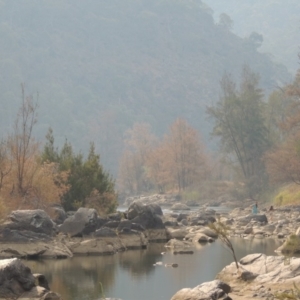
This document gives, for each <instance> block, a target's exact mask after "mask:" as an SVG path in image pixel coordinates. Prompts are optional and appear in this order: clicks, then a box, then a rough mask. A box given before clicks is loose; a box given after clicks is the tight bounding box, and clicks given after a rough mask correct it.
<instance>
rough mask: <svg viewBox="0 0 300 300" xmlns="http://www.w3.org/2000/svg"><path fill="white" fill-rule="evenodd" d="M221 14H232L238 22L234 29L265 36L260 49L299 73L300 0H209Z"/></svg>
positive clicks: (216, 13) (215, 13)
mask: <svg viewBox="0 0 300 300" xmlns="http://www.w3.org/2000/svg"><path fill="white" fill-rule="evenodd" d="M205 3H207V4H208V5H209V6H211V8H212V9H213V11H214V17H215V19H216V21H217V22H218V19H219V15H220V14H222V13H226V14H228V15H229V16H230V17H231V19H232V20H233V22H234V25H233V32H234V33H236V34H237V35H239V36H241V37H243V38H244V37H245V38H246V37H248V36H249V35H250V34H251V33H252V32H257V33H259V34H262V35H263V39H264V41H263V43H262V45H261V47H260V49H259V51H261V52H267V53H270V55H272V57H273V58H274V59H275V60H276V61H278V62H281V63H283V64H284V65H286V66H287V67H288V68H289V70H291V71H292V72H295V71H296V70H297V69H298V68H299V64H298V53H299V40H300V30H299V26H300V2H299V1H297V0H286V1H278V0H264V1H259V0H252V1H239V0H227V1H223V0H205Z"/></svg>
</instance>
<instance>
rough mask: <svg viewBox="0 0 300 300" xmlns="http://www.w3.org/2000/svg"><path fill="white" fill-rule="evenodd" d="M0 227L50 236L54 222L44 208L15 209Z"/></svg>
mask: <svg viewBox="0 0 300 300" xmlns="http://www.w3.org/2000/svg"><path fill="white" fill-rule="evenodd" d="M1 227H2V230H4V229H6V228H8V229H10V230H18V231H23V230H27V231H32V232H36V233H42V234H46V235H49V236H51V235H52V234H53V231H54V229H55V224H54V222H53V221H52V220H51V219H50V217H49V216H48V214H47V213H46V212H45V211H44V210H41V209H35V210H15V211H12V212H11V214H10V215H9V216H8V220H7V221H6V222H5V223H3V224H2V226H1Z"/></svg>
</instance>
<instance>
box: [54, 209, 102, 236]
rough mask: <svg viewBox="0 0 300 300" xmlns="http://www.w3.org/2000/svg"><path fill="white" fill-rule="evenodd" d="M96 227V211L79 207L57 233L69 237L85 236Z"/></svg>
mask: <svg viewBox="0 0 300 300" xmlns="http://www.w3.org/2000/svg"><path fill="white" fill-rule="evenodd" d="M97 226H98V213H97V211H96V210H95V209H93V208H85V207H81V208H79V209H78V210H77V211H76V213H75V214H74V215H72V216H70V217H68V218H67V219H66V220H65V221H64V223H63V224H62V225H60V226H59V231H60V232H62V233H65V234H68V235H69V236H71V237H76V236H85V235H89V234H91V233H92V232H94V231H95V230H96V229H97Z"/></svg>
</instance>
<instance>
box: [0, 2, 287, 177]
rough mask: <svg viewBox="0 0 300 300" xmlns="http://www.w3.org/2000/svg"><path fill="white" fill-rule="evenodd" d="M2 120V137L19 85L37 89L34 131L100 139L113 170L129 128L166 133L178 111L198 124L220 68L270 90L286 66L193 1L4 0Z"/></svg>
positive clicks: (204, 124)
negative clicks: (248, 74) (252, 76)
mask: <svg viewBox="0 0 300 300" xmlns="http://www.w3.org/2000/svg"><path fill="white" fill-rule="evenodd" d="M0 20H1V23H0V42H1V48H0V74H1V77H0V94H1V97H0V105H1V111H0V125H1V127H0V128H1V134H2V135H5V134H6V133H7V132H8V131H9V130H10V127H11V126H12V124H13V120H14V118H15V115H16V112H17V108H18V106H19V102H20V94H21V90H20V83H21V82H25V84H26V85H27V91H28V93H32V94H34V93H35V92H37V91H38V93H39V96H38V98H39V100H38V101H39V120H38V125H37V127H36V135H37V136H38V137H39V138H40V139H43V137H44V136H45V134H46V132H47V129H48V127H49V126H51V127H52V128H53V130H54V136H55V137H56V142H57V144H58V145H61V144H62V142H64V139H65V138H68V140H69V141H71V143H73V144H74V145H75V146H76V147H77V149H81V150H82V151H83V152H85V151H86V150H87V149H88V147H89V141H91V140H93V141H95V144H96V148H97V151H100V153H101V160H102V162H103V163H104V165H105V167H107V168H109V170H110V171H111V172H112V173H113V174H116V171H117V166H118V158H119V154H120V152H121V151H122V147H123V135H124V132H125V131H126V129H128V128H129V127H131V126H132V124H133V123H134V122H140V121H143V122H148V123H150V124H151V125H152V128H153V130H154V132H155V133H156V134H158V135H162V134H163V133H164V132H165V130H166V128H167V127H168V126H169V125H170V124H171V122H173V121H174V120H175V119H176V118H177V117H182V118H185V119H187V120H188V122H189V123H190V124H191V125H192V126H194V127H196V128H197V129H199V130H201V132H202V133H203V135H204V136H205V138H206V139H207V137H208V134H209V131H210V128H211V126H210V124H209V121H208V120H207V119H206V115H205V107H206V105H207V104H209V103H212V102H213V101H215V100H216V99H217V98H218V93H219V80H220V78H221V76H222V75H223V73H224V71H228V72H230V73H232V74H233V75H234V76H236V77H237V76H238V74H240V71H241V67H242V65H243V64H248V65H250V66H251V68H252V69H253V70H254V71H255V72H258V73H260V74H261V84H262V86H263V88H264V89H266V90H267V91H270V90H272V89H274V88H275V87H276V86H278V85H283V84H285V83H287V82H289V81H290V79H291V77H290V74H289V73H288V71H287V69H286V68H285V67H284V66H283V65H280V64H278V63H276V62H274V61H272V60H271V59H270V56H269V55H266V54H262V53H259V52H257V49H256V46H255V45H254V44H252V43H251V42H249V41H248V40H245V39H243V38H241V37H238V36H237V35H235V34H233V33H232V32H231V31H230V30H229V29H228V28H226V26H225V27H224V26H220V25H217V24H215V21H214V19H213V15H212V11H211V9H210V8H209V7H207V6H206V5H205V4H203V3H201V1H196V0H189V1H181V0H173V1H170V0H152V1H149V0H127V1H122V0H110V1H104V0H101V1H93V0H86V1H81V0H65V1H60V0H53V1H46V0H23V1H18V2H16V1H10V0H2V1H0Z"/></svg>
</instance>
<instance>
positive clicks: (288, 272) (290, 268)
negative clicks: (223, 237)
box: [218, 253, 300, 287]
mask: <svg viewBox="0 0 300 300" xmlns="http://www.w3.org/2000/svg"><path fill="white" fill-rule="evenodd" d="M239 269H240V272H251V273H252V274H255V276H254V277H255V278H254V279H253V281H252V282H253V284H255V285H261V284H268V285H273V286H274V287H276V285H278V284H283V285H285V284H286V285H288V284H292V283H293V282H299V280H300V258H296V257H291V258H290V259H289V260H287V259H286V258H285V257H284V256H267V255H265V254H262V253H254V254H249V255H247V256H245V257H243V258H242V259H241V260H240V261H239ZM237 276H239V275H238V273H237V271H236V265H235V263H234V262H233V263H231V264H230V265H228V266H226V267H225V268H224V269H223V270H222V271H221V272H220V273H219V274H218V278H219V279H221V280H222V279H223V278H224V279H225V278H226V280H229V281H230V282H231V281H234V279H235V278H234V277H237Z"/></svg>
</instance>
